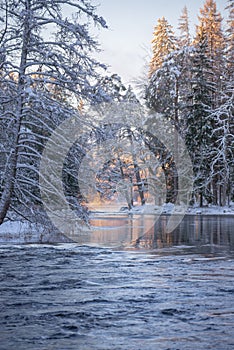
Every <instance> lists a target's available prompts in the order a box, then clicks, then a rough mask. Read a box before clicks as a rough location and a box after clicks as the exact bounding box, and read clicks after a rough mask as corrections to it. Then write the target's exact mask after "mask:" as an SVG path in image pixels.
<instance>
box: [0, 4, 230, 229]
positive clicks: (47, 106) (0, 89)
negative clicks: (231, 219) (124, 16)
mask: <svg viewBox="0 0 234 350" xmlns="http://www.w3.org/2000/svg"><path fill="white" fill-rule="evenodd" d="M65 9H66V10H67V9H69V11H70V13H73V16H70V17H66V16H65V15H64V10H65ZM0 14H1V17H0V137H1V144H0V152H1V158H0V225H1V224H2V223H3V222H4V221H6V220H8V219H11V220H13V219H14V218H19V217H20V218H22V219H23V220H28V221H30V222H39V223H45V222H47V223H48V222H49V217H50V214H49V212H53V211H54V210H56V212H61V210H64V208H65V209H68V210H69V211H70V212H72V213H75V215H77V216H78V217H79V218H81V220H84V221H85V220H87V219H88V211H89V206H88V203H89V202H91V201H108V203H111V202H112V201H116V200H118V198H121V199H122V200H123V201H124V202H125V203H126V206H127V208H128V209H131V208H133V207H134V205H136V203H138V204H140V205H142V206H144V205H145V204H146V202H147V200H148V201H152V200H153V201H154V202H155V203H157V204H159V205H161V204H163V203H164V202H166V203H178V204H180V202H183V201H185V202H186V204H188V205H191V206H193V205H198V206H200V207H202V206H205V205H210V204H211V205H218V206H224V205H230V203H231V202H232V201H234V164H233V155H234V115H233V111H234V108H233V98H234V94H233V91H234V90H233V86H234V68H233V62H234V1H233V0H227V5H226V14H225V16H226V20H225V21H224V20H223V18H222V14H221V13H219V12H218V11H217V7H216V3H215V1H213V0H206V1H205V2H204V5H203V7H202V8H201V9H200V13H199V16H198V24H197V26H196V29H195V35H194V36H191V34H190V28H189V15H188V11H187V8H186V7H185V8H184V9H183V11H182V14H181V17H180V18H179V28H178V33H179V34H177V35H176V34H174V30H173V28H172V26H171V25H170V24H169V23H168V21H167V20H166V18H165V17H162V18H160V19H158V22H157V23H156V26H155V28H154V32H153V38H152V57H151V60H150V62H148V72H147V77H146V78H145V79H144V81H141V83H140V95H139V96H138V95H136V93H135V92H134V88H133V87H132V86H129V87H126V86H124V84H123V83H122V81H121V77H119V76H118V74H106V66H105V65H104V64H102V63H100V62H98V61H97V59H95V52H97V51H98V50H100V47H99V44H98V42H97V40H96V39H95V38H94V37H93V35H92V34H91V33H92V30H91V28H92V27H93V26H95V27H98V28H100V30H108V25H107V23H106V21H105V19H104V18H103V17H101V16H99V15H97V8H96V7H95V6H94V5H92V1H91V0H90V1H79V0H78V1H69V0H63V1H59V0H58V1H57V0H56V1H55V0H48V1H46V2H45V1H44V0H37V1H36V0H24V1H18V0H0ZM136 78H137V77H136ZM161 121H162V123H161ZM160 123H161V124H160ZM159 124H160V125H161V126H159ZM158 128H159V129H160V132H159V133H158ZM160 133H161V134H163V135H164V136H163V138H161V136H159V134H160ZM171 139H173V142H172V141H171ZM163 141H164V142H163ZM170 142H172V144H171V145H169V144H170ZM181 144H182V145H184V147H181V146H180V145H181ZM179 157H180V158H182V159H184V163H186V164H184V165H182V163H183V162H182V161H181V159H180V160H179V161H178V158H179ZM188 158H189V161H187V160H188ZM178 162H179V163H178ZM189 162H191V166H190V168H191V169H192V177H191V171H190V170H191V169H188V168H189V167H188V163H189ZM181 173H182V177H183V178H182V181H180V179H179V177H181ZM188 179H189V180H188ZM186 181H189V183H190V184H191V188H190V186H188V185H187V184H184V183H185V182H186ZM183 184H184V185H183ZM51 203H52V204H51Z"/></svg>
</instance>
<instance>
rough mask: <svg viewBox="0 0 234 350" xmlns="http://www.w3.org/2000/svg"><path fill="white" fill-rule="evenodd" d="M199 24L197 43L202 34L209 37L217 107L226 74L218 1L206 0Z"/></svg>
mask: <svg viewBox="0 0 234 350" xmlns="http://www.w3.org/2000/svg"><path fill="white" fill-rule="evenodd" d="M198 19H199V24H198V26H197V28H196V37H195V44H196V43H197V42H198V41H199V40H200V39H199V38H200V36H201V35H205V36H206V39H207V49H206V55H207V58H209V59H210V60H211V63H212V70H213V73H214V75H213V82H214V83H215V90H216V91H214V93H213V98H212V100H213V101H212V103H213V107H214V108H217V107H218V106H219V104H220V103H221V99H222V94H221V91H222V88H223V83H222V78H223V75H224V67H225V60H224V49H225V39H224V34H223V30H222V17H221V14H220V12H218V11H217V6H216V2H215V1H214V0H206V2H205V4H204V7H203V8H201V9H200V16H198Z"/></svg>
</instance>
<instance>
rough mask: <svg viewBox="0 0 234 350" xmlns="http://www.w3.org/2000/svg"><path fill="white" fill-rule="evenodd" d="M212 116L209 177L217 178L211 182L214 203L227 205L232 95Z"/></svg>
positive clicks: (233, 147)
mask: <svg viewBox="0 0 234 350" xmlns="http://www.w3.org/2000/svg"><path fill="white" fill-rule="evenodd" d="M212 118H213V119H214V121H215V125H214V128H213V131H212V135H213V138H214V140H215V141H214V147H213V150H212V163H211V177H212V178H214V179H218V181H216V182H213V185H214V186H215V188H214V189H213V194H214V203H215V204H218V205H221V206H222V205H229V204H230V201H231V199H233V195H234V192H233V188H234V166H233V159H234V95H232V97H231V98H229V99H228V100H227V101H226V102H225V103H224V104H223V105H222V106H220V107H219V108H217V109H216V110H215V111H214V113H213V115H212Z"/></svg>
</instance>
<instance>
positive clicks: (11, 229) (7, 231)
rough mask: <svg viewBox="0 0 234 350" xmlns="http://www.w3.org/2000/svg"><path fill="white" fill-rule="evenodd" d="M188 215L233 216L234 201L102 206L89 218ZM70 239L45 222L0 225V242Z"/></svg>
mask: <svg viewBox="0 0 234 350" xmlns="http://www.w3.org/2000/svg"><path fill="white" fill-rule="evenodd" d="M171 214H172V215H177V214H178V215H181V214H182V215H185V216H187V215H189V216H192V215H194V216H212V215H213V216H231V217H232V216H233V220H234V203H232V204H231V205H230V206H229V207H228V206H225V207H218V206H207V207H203V208H199V207H189V208H183V207H179V206H176V207H175V206H174V205H173V204H171V203H167V204H165V205H163V206H153V205H145V206H142V207H141V206H138V207H134V208H133V209H132V210H128V209H127V208H125V207H123V208H121V210H116V211H111V210H108V208H102V209H100V210H97V211H93V212H91V218H93V217H99V216H121V215H122V216H126V215H156V216H158V217H159V216H160V215H171ZM70 241H71V240H70V239H69V238H68V237H66V236H64V235H62V234H59V233H58V232H55V231H54V230H53V229H52V228H51V227H48V226H47V225H46V224H44V225H42V224H39V223H38V224H35V223H29V222H25V221H20V220H15V221H10V220H8V221H5V222H4V223H3V224H2V225H1V226H0V243H19V244H23V243H51V244H53V243H60V242H70Z"/></svg>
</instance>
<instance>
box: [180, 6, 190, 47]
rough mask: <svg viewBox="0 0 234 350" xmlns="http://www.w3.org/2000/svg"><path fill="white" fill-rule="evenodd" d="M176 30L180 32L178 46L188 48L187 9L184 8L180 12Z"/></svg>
mask: <svg viewBox="0 0 234 350" xmlns="http://www.w3.org/2000/svg"><path fill="white" fill-rule="evenodd" d="M178 29H179V31H180V34H179V37H178V46H179V47H180V48H183V47H184V46H189V45H190V43H191V37H190V32H189V17H188V9H187V7H186V6H185V7H184V8H183V10H182V14H181V16H180V18H179V26H178Z"/></svg>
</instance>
